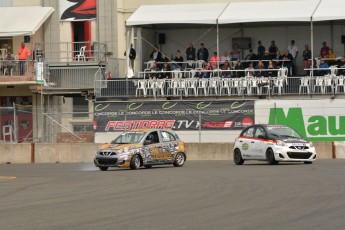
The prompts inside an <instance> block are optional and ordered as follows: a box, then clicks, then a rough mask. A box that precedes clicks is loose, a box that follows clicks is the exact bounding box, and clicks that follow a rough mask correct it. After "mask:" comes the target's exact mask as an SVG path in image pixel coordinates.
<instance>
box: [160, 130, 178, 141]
mask: <svg viewBox="0 0 345 230" xmlns="http://www.w3.org/2000/svg"><path fill="white" fill-rule="evenodd" d="M161 135H162V140H163V142H170V141H176V138H175V136H174V135H172V134H171V133H168V132H165V131H161Z"/></svg>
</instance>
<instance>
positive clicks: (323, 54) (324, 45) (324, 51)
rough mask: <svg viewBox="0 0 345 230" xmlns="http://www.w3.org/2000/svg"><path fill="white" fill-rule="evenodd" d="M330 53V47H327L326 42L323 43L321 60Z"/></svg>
mask: <svg viewBox="0 0 345 230" xmlns="http://www.w3.org/2000/svg"><path fill="white" fill-rule="evenodd" d="M328 52H329V47H328V46H327V43H326V42H322V47H321V50H320V57H321V58H326V56H327V54H328Z"/></svg>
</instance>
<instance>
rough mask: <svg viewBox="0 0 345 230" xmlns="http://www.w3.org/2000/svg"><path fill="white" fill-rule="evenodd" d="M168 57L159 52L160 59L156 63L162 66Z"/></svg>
mask: <svg viewBox="0 0 345 230" xmlns="http://www.w3.org/2000/svg"><path fill="white" fill-rule="evenodd" d="M169 61H170V59H169V58H168V57H167V56H166V55H165V53H161V59H160V60H159V62H160V63H158V67H159V68H163V64H164V62H169Z"/></svg>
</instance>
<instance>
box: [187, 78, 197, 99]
mask: <svg viewBox="0 0 345 230" xmlns="http://www.w3.org/2000/svg"><path fill="white" fill-rule="evenodd" d="M186 82H187V90H186V95H188V94H189V91H192V92H193V93H194V96H197V95H198V91H197V88H196V86H197V79H186Z"/></svg>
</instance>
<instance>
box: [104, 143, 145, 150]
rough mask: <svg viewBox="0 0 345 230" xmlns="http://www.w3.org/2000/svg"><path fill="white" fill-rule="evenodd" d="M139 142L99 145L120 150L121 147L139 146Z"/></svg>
mask: <svg viewBox="0 0 345 230" xmlns="http://www.w3.org/2000/svg"><path fill="white" fill-rule="evenodd" d="M139 147H140V144H105V145H102V146H101V149H112V150H120V149H123V148H139Z"/></svg>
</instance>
